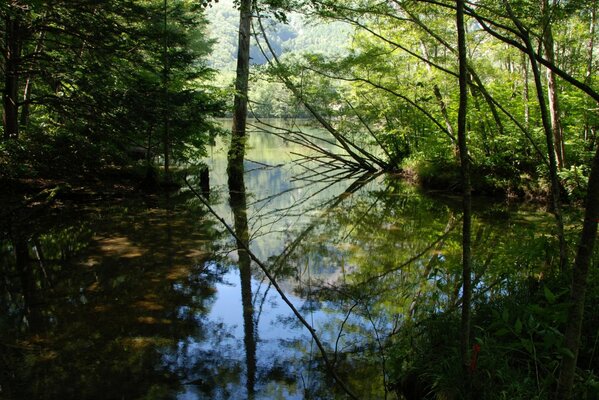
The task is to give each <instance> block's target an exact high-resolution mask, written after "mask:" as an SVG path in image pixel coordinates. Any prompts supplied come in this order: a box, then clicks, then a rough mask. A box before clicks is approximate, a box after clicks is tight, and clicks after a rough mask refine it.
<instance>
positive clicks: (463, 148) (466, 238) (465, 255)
mask: <svg viewBox="0 0 599 400" xmlns="http://www.w3.org/2000/svg"><path fill="white" fill-rule="evenodd" d="M456 4H457V10H456V25H457V32H458V59H459V86H460V102H459V110H458V147H459V150H460V165H461V168H460V170H461V175H462V210H463V217H462V218H463V220H462V322H461V329H460V335H461V336H460V354H461V359H462V372H463V375H464V378H465V379H464V382H465V390H466V398H470V385H469V382H470V377H469V373H470V371H469V370H470V368H469V366H470V352H469V350H470V319H471V317H470V312H471V311H470V308H471V305H470V303H471V297H472V255H471V240H472V239H471V232H472V193H471V192H472V191H471V188H470V185H471V184H470V158H469V156H468V142H467V137H466V117H467V112H468V59H467V54H468V53H467V47H466V27H465V23H464V0H457V1H456Z"/></svg>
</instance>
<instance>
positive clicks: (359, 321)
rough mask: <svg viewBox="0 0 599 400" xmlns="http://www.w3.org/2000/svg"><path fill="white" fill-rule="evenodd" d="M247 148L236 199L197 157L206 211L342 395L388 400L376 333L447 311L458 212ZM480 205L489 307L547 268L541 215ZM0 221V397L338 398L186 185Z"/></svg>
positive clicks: (387, 360)
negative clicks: (165, 193)
mask: <svg viewBox="0 0 599 400" xmlns="http://www.w3.org/2000/svg"><path fill="white" fill-rule="evenodd" d="M249 145H250V150H249V151H248V154H247V158H246V162H245V169H246V174H245V176H244V178H245V179H244V181H245V185H244V188H245V190H238V191H235V193H230V191H229V186H228V185H227V176H226V172H225V171H226V151H225V150H223V149H222V148H218V147H216V148H214V149H212V150H211V151H210V156H209V157H208V159H207V160H206V162H207V163H208V164H209V166H210V170H211V176H210V178H211V193H210V201H211V204H213V206H214V208H215V209H216V211H217V212H218V213H219V215H221V216H222V217H224V219H225V220H226V221H227V223H228V224H230V225H231V227H232V228H234V229H235V230H236V231H237V232H238V234H240V237H241V239H242V241H243V240H249V243H250V248H251V250H252V251H253V252H254V253H255V254H256V256H257V257H258V258H259V259H261V260H262V261H264V263H265V264H266V265H267V266H268V268H269V271H270V273H271V274H273V275H274V276H275V277H276V279H277V282H278V283H279V285H280V286H281V287H282V289H283V290H284V292H285V293H286V295H287V296H288V298H289V299H290V301H291V302H292V303H293V304H294V305H295V307H296V308H297V309H298V310H299V312H300V313H301V314H302V316H303V317H304V318H305V320H306V321H307V322H308V323H309V324H310V325H311V326H313V327H314V329H315V331H316V333H317V335H318V337H319V338H320V340H321V342H322V343H323V345H324V346H325V348H326V350H327V352H328V354H329V358H330V361H331V363H332V364H333V365H334V368H335V370H336V371H337V373H338V375H339V376H340V377H341V378H342V379H343V380H344V381H345V382H346V383H347V385H348V386H349V387H350V388H351V389H352V391H354V392H355V393H356V394H357V395H358V396H359V397H360V398H372V399H380V398H396V395H395V393H394V392H393V390H392V389H391V388H390V383H391V382H393V380H394V376H393V374H394V364H397V363H398V362H399V361H397V360H398V359H401V355H400V354H399V355H398V354H395V353H393V351H391V350H390V349H389V348H388V346H387V344H388V342H389V340H390V338H392V337H394V335H397V334H398V333H399V332H401V331H402V329H404V328H405V329H407V327H408V326H410V325H412V324H414V323H416V322H417V321H418V320H419V318H426V317H428V316H430V315H431V314H434V313H438V312H441V311H446V310H451V309H452V308H456V307H457V305H458V304H459V295H460V293H459V287H460V274H461V272H460V268H459V259H460V251H461V250H460V246H459V243H460V236H459V233H460V221H459V217H460V213H459V207H458V205H459V202H458V201H457V200H456V199H453V198H451V197H442V196H432V195H430V194H429V195H425V194H422V193H420V192H419V191H418V190H417V189H416V188H414V187H413V186H411V185H409V184H406V183H403V182H401V181H400V180H398V179H396V178H393V177H388V176H367V175H359V174H353V175H350V174H344V175H350V176H338V177H336V178H339V179H336V178H335V179H334V177H333V175H335V174H337V173H338V171H337V172H335V171H332V172H331V171H329V173H328V175H327V176H328V178H324V177H323V176H318V175H314V173H313V171H312V168H313V165H311V164H306V165H305V166H303V167H302V166H301V165H299V164H298V163H297V162H295V163H294V162H293V160H297V158H298V156H297V155H294V154H293V153H301V152H302V151H304V150H302V149H301V148H300V147H299V146H297V145H292V144H286V143H284V142H283V141H282V140H281V139H279V138H276V137H273V136H270V135H268V134H264V133H261V134H258V133H254V134H252V139H251V141H250V143H249ZM192 180H193V179H192ZM481 203H482V204H480V205H479V206H478V207H476V209H477V211H476V218H475V229H474V232H475V237H474V254H475V259H474V269H475V271H476V274H475V279H474V282H475V287H476V295H477V296H479V297H483V298H493V297H494V296H502V295H503V294H505V293H506V292H508V291H509V290H510V288H511V287H512V285H513V282H514V281H515V280H522V279H526V278H527V277H530V276H535V275H539V274H542V273H543V271H544V269H545V268H547V267H546V266H547V265H549V264H550V263H551V260H552V258H553V257H555V250H554V248H555V246H554V242H553V239H552V236H551V226H552V225H551V221H552V220H551V218H550V217H549V216H548V215H547V214H545V213H543V212H540V211H530V210H527V209H524V208H523V207H515V206H512V207H507V206H506V205H504V204H499V203H491V202H489V201H485V200H483V201H481ZM244 224H246V225H244ZM2 226H3V229H4V231H3V232H2V237H1V239H2V241H1V242H0V257H1V258H0V262H1V264H0V265H1V268H2V271H1V276H2V279H1V281H0V296H1V297H0V313H1V314H0V374H1V375H0V385H1V388H0V389H1V390H0V398H7V399H12V398H14V399H71V398H72V399H85V398H94V399H96V398H97V399H163V398H178V399H243V398H255V399H303V398H323V399H327V398H344V397H345V395H344V393H343V392H342V391H341V389H340V388H339V386H338V385H336V384H335V382H334V380H333V379H332V377H331V374H330V373H327V371H326V368H325V366H324V364H323V359H322V357H321V354H320V352H319V350H318V348H317V346H316V345H315V342H314V341H313V340H312V338H311V336H310V334H309V332H308V330H307V329H306V328H305V327H304V326H302V325H301V324H300V322H299V321H298V319H297V318H296V317H295V316H294V315H293V313H292V312H291V310H290V308H289V307H288V306H287V305H286V304H285V303H284V302H283V301H282V300H281V297H280V295H279V294H278V293H277V292H276V290H275V289H274V288H273V286H272V284H271V282H269V280H268V279H267V278H266V277H265V274H264V272H263V271H262V270H261V269H260V268H259V267H258V266H257V265H256V264H255V263H254V262H250V260H249V258H248V255H247V254H246V253H245V252H243V251H237V250H236V248H237V247H238V246H237V244H238V243H237V242H236V241H235V239H233V238H232V237H231V236H230V235H229V234H228V233H227V232H225V230H224V228H223V226H222V225H221V224H220V223H219V222H218V221H216V220H215V219H214V218H213V217H212V216H211V215H210V214H209V213H208V212H207V210H206V208H205V207H204V206H203V205H202V203H201V202H200V201H199V200H198V199H197V198H196V197H195V196H194V195H193V194H192V193H190V191H188V190H182V191H181V192H180V193H178V194H176V195H172V196H171V197H170V198H168V199H167V198H150V199H148V198H145V197H139V198H133V199H128V200H123V199H120V200H119V199H111V200H110V201H97V202H93V203H91V204H84V205H76V204H71V205H68V204H67V206H65V207H61V208H57V209H52V208H50V209H48V210H46V211H45V212H44V213H43V214H42V215H38V216H28V217H24V218H22V219H21V220H19V219H16V220H11V221H10V223H9V221H3V224H2ZM244 226H247V230H246V229H244ZM447 340H453V339H452V338H451V337H448V339H447Z"/></svg>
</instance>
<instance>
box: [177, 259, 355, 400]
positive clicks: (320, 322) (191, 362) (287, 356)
mask: <svg viewBox="0 0 599 400" xmlns="http://www.w3.org/2000/svg"><path fill="white" fill-rule="evenodd" d="M216 290H217V293H216V296H215V300H214V303H213V304H212V307H211V309H210V312H209V313H208V315H207V316H205V317H202V319H203V323H205V324H206V323H207V324H208V326H214V327H217V329H219V331H220V333H221V335H220V336H219V338H218V340H214V339H209V340H206V341H198V340H197V338H195V337H188V338H185V339H184V340H182V341H181V342H180V343H179V346H178V351H179V354H178V355H177V357H176V358H175V359H173V358H171V357H173V355H167V356H166V360H167V362H171V363H172V362H174V363H176V364H177V366H178V368H179V369H188V370H189V372H190V375H189V376H193V379H194V380H197V379H200V380H202V381H209V380H211V379H212V378H211V377H210V376H203V374H202V373H201V372H200V373H199V374H197V372H196V374H195V375H194V370H193V368H194V366H195V365H198V364H201V363H203V362H206V361H207V360H206V355H207V354H210V353H216V354H218V357H219V358H220V359H221V361H224V360H227V361H228V362H232V363H233V364H236V365H238V366H239V367H240V368H245V360H246V354H245V347H244V342H243V337H244V329H243V315H242V308H241V304H242V298H241V288H240V275H239V272H238V270H237V269H232V270H231V271H230V272H228V273H227V274H225V275H224V276H223V282H222V283H219V284H217V285H216ZM265 292H266V294H265ZM252 293H253V297H254V299H253V301H254V307H255V312H254V318H259V319H258V320H257V323H256V337H257V346H256V356H257V357H256V358H257V375H258V384H257V387H256V396H255V398H256V399H261V398H265V399H266V398H272V394H271V393H262V392H270V391H269V390H268V389H269V386H272V385H276V386H285V385H284V384H282V383H277V382H274V381H268V380H262V381H261V380H260V376H265V375H268V371H271V370H273V369H282V373H283V375H284V376H285V377H286V378H290V379H293V380H296V381H299V380H301V376H309V375H311V374H316V372H315V371H311V366H310V361H311V360H314V359H317V358H319V357H320V354H319V352H318V349H317V348H316V346H315V345H314V344H313V343H312V339H311V337H310V334H309V332H308V331H307V329H306V328H305V327H304V326H303V325H300V323H299V321H297V319H296V318H295V316H294V315H293V313H292V311H291V310H290V309H289V307H288V306H287V305H286V304H285V303H284V302H283V301H282V300H281V299H280V297H279V294H278V293H277V292H276V291H275V290H274V289H273V288H271V287H270V286H269V285H268V283H267V282H260V281H257V280H255V279H252ZM286 295H287V296H288V298H289V300H290V301H291V302H292V303H293V304H294V306H295V307H296V308H297V309H300V310H302V311H301V312H302V315H303V316H304V318H306V319H307V320H308V322H309V323H310V324H311V325H312V326H313V327H315V329H316V331H317V332H320V334H322V335H324V337H323V338H322V339H324V340H331V337H329V338H327V335H333V336H336V335H337V332H331V331H330V328H327V327H326V326H325V325H327V324H330V323H331V322H333V321H335V320H338V322H339V323H341V321H343V319H344V318H345V316H344V315H342V314H341V313H336V312H333V313H330V312H325V311H323V310H322V309H319V310H314V309H312V310H306V306H307V305H308V304H309V301H308V300H306V299H301V298H299V297H297V296H295V295H293V294H290V293H286ZM307 308H309V307H307ZM348 322H349V323H352V324H360V325H363V326H364V325H365V321H362V320H360V319H359V318H358V317H355V316H350V317H349V319H348ZM334 339H335V338H332V340H334ZM350 339H351V340H358V338H355V337H352V335H350V334H348V333H345V334H344V335H343V336H342V339H341V340H340V348H342V347H343V345H344V344H345V343H347V342H348V341H349V340H350ZM298 343H301V344H298ZM217 362H218V361H217ZM196 371H197V370H196ZM203 372H204V373H206V372H208V373H209V371H203ZM244 373H245V370H244ZM297 383H298V382H296V384H297ZM244 384H245V377H244V378H243V379H241V381H240V382H238V383H237V385H235V384H232V383H229V384H228V385H227V388H226V390H222V392H221V393H220V394H212V396H215V395H216V396H217V397H215V398H220V397H218V396H224V397H223V398H244V397H246V389H245V387H244ZM279 389H282V390H285V393H284V396H283V397H282V398H286V399H301V398H304V396H303V394H302V393H290V392H288V391H287V389H284V387H279ZM225 392H226V394H225ZM205 396H206V394H205V393H203V392H202V391H201V390H200V389H198V387H197V386H196V385H187V386H186V389H185V392H184V393H182V394H180V395H179V396H178V399H203V398H210V397H205ZM227 396H230V397H227Z"/></svg>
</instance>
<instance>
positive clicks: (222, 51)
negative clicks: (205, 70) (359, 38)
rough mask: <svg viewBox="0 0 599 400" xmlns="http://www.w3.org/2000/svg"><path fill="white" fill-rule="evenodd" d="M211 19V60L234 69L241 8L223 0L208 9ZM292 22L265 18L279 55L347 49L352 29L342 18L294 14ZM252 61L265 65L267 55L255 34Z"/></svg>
mask: <svg viewBox="0 0 599 400" xmlns="http://www.w3.org/2000/svg"><path fill="white" fill-rule="evenodd" d="M207 17H208V20H209V21H210V28H209V29H208V33H209V36H210V37H211V38H213V39H214V40H216V44H215V45H214V51H213V53H212V56H211V57H210V60H209V64H210V65H211V66H212V67H213V68H215V69H217V70H219V71H222V72H227V71H234V70H235V60H236V51H237V25H238V23H239V12H238V11H237V10H236V9H235V7H234V6H233V1H232V0H221V1H219V2H218V3H215V4H214V5H213V7H211V8H209V9H208V10H207ZM288 19H289V23H287V24H283V23H279V22H275V21H266V24H265V25H266V26H267V28H266V29H267V30H268V34H269V37H268V39H269V41H270V42H271V45H272V46H273V48H274V49H275V51H276V52H277V55H285V54H288V53H321V54H325V55H332V54H339V53H343V52H345V50H346V48H347V45H348V43H349V41H350V39H351V32H352V29H351V28H350V27H349V26H347V25H346V24H343V23H340V22H332V23H322V21H318V23H315V22H313V21H310V20H309V19H308V18H306V17H305V16H303V15H300V14H291V15H289V16H288ZM252 42H253V43H254V44H253V45H252V49H251V57H252V63H253V64H255V65H262V64H264V63H266V59H265V58H264V56H263V55H262V53H261V52H260V49H259V48H258V47H257V46H256V45H255V40H254V38H252Z"/></svg>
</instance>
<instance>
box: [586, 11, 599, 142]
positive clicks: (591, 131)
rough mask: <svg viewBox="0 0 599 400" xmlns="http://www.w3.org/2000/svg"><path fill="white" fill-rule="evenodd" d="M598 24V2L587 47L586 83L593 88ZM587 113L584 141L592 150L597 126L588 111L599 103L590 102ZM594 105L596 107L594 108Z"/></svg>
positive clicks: (598, 106) (593, 14) (592, 13)
mask: <svg viewBox="0 0 599 400" xmlns="http://www.w3.org/2000/svg"><path fill="white" fill-rule="evenodd" d="M596 22H597V1H593V7H592V8H591V21H590V22H589V25H590V27H589V43H588V45H587V54H588V58H587V70H586V73H585V79H584V83H585V84H586V85H589V86H591V84H592V81H593V58H594V47H595V23H596ZM589 103H590V104H589V106H588V107H587V111H585V116H584V119H585V123H584V139H585V140H586V141H590V142H591V146H590V148H591V149H592V148H593V146H594V144H595V130H596V129H597V126H596V125H593V124H592V123H591V118H592V117H591V113H592V112H591V111H588V109H592V108H599V103H598V102H596V101H595V102H589ZM593 105H594V107H593Z"/></svg>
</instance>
